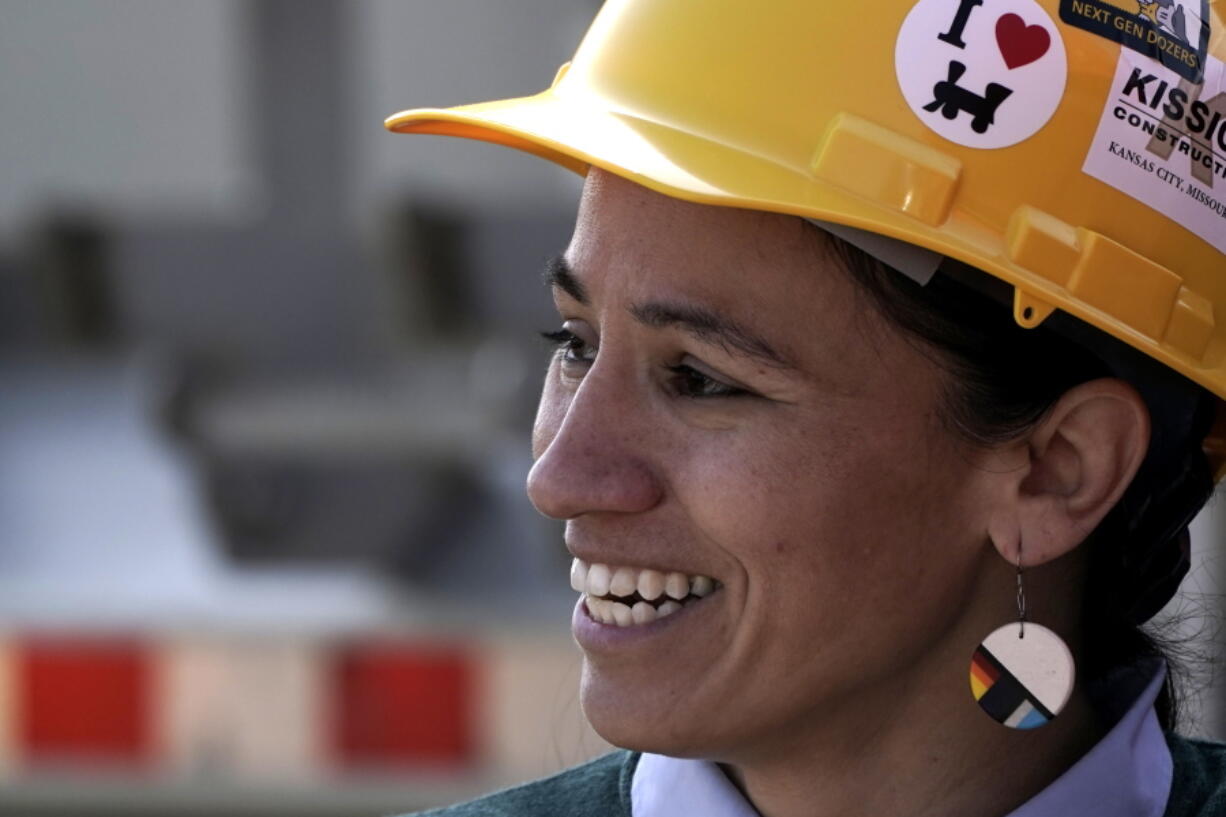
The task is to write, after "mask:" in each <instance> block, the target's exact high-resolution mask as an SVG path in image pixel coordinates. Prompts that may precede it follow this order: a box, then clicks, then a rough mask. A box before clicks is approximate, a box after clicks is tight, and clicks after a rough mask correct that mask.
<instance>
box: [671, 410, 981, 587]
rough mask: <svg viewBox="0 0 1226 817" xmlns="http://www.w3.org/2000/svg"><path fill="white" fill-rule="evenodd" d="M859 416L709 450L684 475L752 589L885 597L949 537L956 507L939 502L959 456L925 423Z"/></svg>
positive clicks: (700, 520) (704, 520) (700, 517)
mask: <svg viewBox="0 0 1226 817" xmlns="http://www.w3.org/2000/svg"><path fill="white" fill-rule="evenodd" d="M853 415H858V416H855V417H854V419H849V418H848V417H847V416H846V415H843V416H840V417H827V418H822V419H821V420H820V421H818V420H817V419H816V418H809V422H805V423H798V424H796V425H794V426H792V427H790V428H789V427H788V425H787V424H784V423H779V424H776V425H775V427H774V428H772V429H770V430H769V431H767V432H765V433H762V434H755V435H754V436H753V437H752V438H749V437H746V438H743V439H739V440H733V441H730V442H729V443H728V444H725V445H722V446H707V447H705V448H704V449H703V453H702V454H701V456H700V457H698V458H695V459H694V460H693V461H691V464H690V469H691V472H690V474H689V475H687V476H686V477H685V478H683V479H682V480H680V481H679V484H681V485H687V484H688V485H693V486H701V489H700V490H692V491H690V492H689V495H688V497H686V499H685V500H683V501H685V502H686V503H687V504H689V505H690V507H691V517H692V518H693V519H694V520H695V522H696V524H698V525H699V526H700V527H702V528H703V529H704V530H703V533H704V535H705V536H706V537H707V538H708V539H710V540H711V541H713V542H714V543H715V544H716V545H717V546H719V547H720V548H721V549H723V550H725V551H726V552H728V553H729V555H730V556H731V557H732V558H733V559H734V560H736V561H738V562H739V563H740V564H741V567H742V569H743V571H744V572H745V573H746V574H747V576H748V579H749V587H748V588H747V589H748V592H750V593H751V594H754V593H759V592H761V593H769V594H770V595H772V596H775V595H776V593H775V591H776V590H777V589H778V588H776V587H775V585H786V586H794V585H797V584H800V585H804V586H809V585H812V584H814V583H818V584H820V585H821V586H822V588H823V592H824V593H826V594H828V595H827V598H829V597H830V596H833V597H835V598H840V599H842V600H844V601H850V600H851V598H852V597H859V598H860V599H861V600H862V601H869V600H870V599H866V598H864V595H865V594H870V595H875V596H881V597H882V598H877V599H872V601H879V602H882V603H887V602H890V593H891V592H892V590H893V586H894V585H893V582H891V581H888V580H886V579H888V578H889V577H890V576H892V575H893V574H895V573H898V574H899V575H909V574H910V573H911V572H913V571H914V570H915V569H916V561H917V560H919V559H922V558H924V554H925V551H926V550H927V549H928V548H929V547H930V546H935V545H936V543H937V542H938V540H939V539H940V538H941V536H940V535H939V531H935V529H938V528H943V527H945V524H946V521H944V518H945V516H946V514H947V512H948V510H949V509H948V507H947V506H946V504H944V503H942V502H937V501H936V497H937V496H938V495H941V496H946V497H948V496H949V489H950V486H951V479H952V476H953V472H954V471H956V467H955V464H956V463H957V462H959V461H960V460H958V459H957V458H955V457H945V456H943V455H940V454H934V452H933V451H931V450H929V449H930V445H931V440H930V437H929V435H928V433H927V431H926V430H925V429H924V428H920V427H911V428H904V427H902V426H900V425H898V424H894V425H892V426H891V425H890V424H888V423H885V422H884V420H885V419H886V418H885V417H874V416H872V415H871V414H870V413H868V412H855V413H853ZM883 429H889V431H883ZM934 531H935V532H936V534H938V535H934ZM908 566H909V567H908ZM755 582H757V583H758V585H759V586H758V587H755V586H754V583H755ZM790 598H804V594H796V595H793V596H790Z"/></svg>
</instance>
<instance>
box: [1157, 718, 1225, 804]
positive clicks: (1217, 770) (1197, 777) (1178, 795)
mask: <svg viewBox="0 0 1226 817" xmlns="http://www.w3.org/2000/svg"><path fill="white" fill-rule="evenodd" d="M1166 740H1167V745H1168V746H1169V747H1170V749H1171V759H1172V760H1173V761H1174V764H1175V771H1174V776H1173V778H1172V780H1171V796H1170V798H1169V799H1168V801H1167V806H1166V817H1226V743H1215V742H1213V741H1207V740H1194V739H1191V738H1185V737H1180V736H1179V735H1167V739H1166Z"/></svg>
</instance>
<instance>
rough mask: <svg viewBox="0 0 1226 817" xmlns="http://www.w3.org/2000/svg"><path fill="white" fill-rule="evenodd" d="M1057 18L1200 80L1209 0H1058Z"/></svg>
mask: <svg viewBox="0 0 1226 817" xmlns="http://www.w3.org/2000/svg"><path fill="white" fill-rule="evenodd" d="M1060 19H1061V20H1063V21H1064V22H1066V23H1068V24H1069V25H1071V26H1076V27H1077V28H1082V29H1085V30H1086V31H1089V32H1091V33H1093V34H1097V35H1099V36H1100V37H1106V38H1107V39H1108V40H1111V41H1113V42H1117V43H1120V44H1121V45H1123V46H1125V47H1127V48H1131V49H1132V50H1133V51H1136V52H1137V53H1138V54H1144V55H1145V56H1147V57H1152V58H1153V59H1155V60H1157V61H1158V62H1160V63H1162V64H1163V65H1164V66H1166V67H1167V68H1169V69H1171V70H1172V71H1174V72H1175V73H1176V74H1179V76H1181V77H1183V78H1184V79H1186V80H1188V81H1190V82H1200V80H1201V75H1202V74H1203V73H1204V70H1205V56H1206V54H1207V53H1208V51H1209V0H1154V1H1153V2H1150V3H1144V2H1141V0H1108V2H1103V0H1060Z"/></svg>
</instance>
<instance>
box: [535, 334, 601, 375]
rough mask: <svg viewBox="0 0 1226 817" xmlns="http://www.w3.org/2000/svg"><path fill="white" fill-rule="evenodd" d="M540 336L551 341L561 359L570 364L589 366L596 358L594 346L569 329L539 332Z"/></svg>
mask: <svg viewBox="0 0 1226 817" xmlns="http://www.w3.org/2000/svg"><path fill="white" fill-rule="evenodd" d="M541 337H543V338H544V339H545V340H547V341H549V342H550V343H552V344H553V345H554V346H555V347H556V348H557V349H558V350H559V351H560V352H561V353H562V361H563V362H564V363H568V364H571V365H578V366H590V365H592V361H594V360H595V359H596V347H595V346H591V345H589V344H588V342H587V341H585V340H584V339H583V338H581V337H579V336H578V335H576V334H575V333H574V332H572V331H570V330H569V329H558V330H557V331H555V332H541Z"/></svg>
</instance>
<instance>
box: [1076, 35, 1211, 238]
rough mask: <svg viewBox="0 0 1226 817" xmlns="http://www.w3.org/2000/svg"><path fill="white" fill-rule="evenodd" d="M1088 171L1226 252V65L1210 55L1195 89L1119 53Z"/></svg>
mask: <svg viewBox="0 0 1226 817" xmlns="http://www.w3.org/2000/svg"><path fill="white" fill-rule="evenodd" d="M1081 169H1082V170H1083V171H1085V172H1086V173H1088V174H1089V175H1091V176H1093V177H1094V178H1096V179H1098V180H1099V181H1101V182H1105V183H1106V184H1109V185H1110V186H1112V187H1114V188H1115V189H1116V190H1119V191H1121V192H1123V193H1127V194H1128V195H1129V196H1132V197H1133V198H1134V199H1136V200H1137V201H1139V202H1141V203H1143V204H1146V205H1148V206H1149V207H1152V208H1153V209H1154V210H1157V211H1158V212H1159V213H1162V214H1163V215H1165V216H1166V217H1167V218H1170V219H1171V220H1172V221H1175V222H1178V223H1179V224H1182V225H1183V226H1184V227H1186V228H1187V229H1188V230H1190V231H1191V232H1193V233H1195V234H1196V235H1198V236H1200V237H1201V238H1203V239H1205V241H1208V242H1209V243H1210V244H1212V245H1213V246H1214V247H1217V248H1218V249H1219V250H1221V251H1222V252H1224V253H1226V63H1223V62H1222V61H1221V60H1219V59H1217V58H1215V57H1213V56H1212V55H1206V57H1205V61H1204V76H1203V77H1202V80H1201V82H1199V83H1192V82H1190V81H1188V80H1187V79H1186V78H1184V77H1182V76H1180V75H1179V74H1178V73H1176V72H1175V71H1173V70H1171V69H1169V68H1167V67H1166V66H1164V65H1163V64H1161V63H1159V62H1158V61H1156V60H1152V59H1149V58H1147V57H1142V56H1141V55H1140V54H1137V53H1135V52H1133V51H1130V50H1128V49H1120V58H1119V62H1118V63H1117V64H1116V67H1115V78H1114V79H1113V80H1112V82H1111V95H1110V96H1108V97H1107V105H1106V108H1105V109H1104V110H1103V115H1102V119H1100V120H1099V123H1098V131H1097V132H1096V133H1095V134H1094V141H1093V143H1091V145H1090V152H1089V153H1088V154H1087V155H1086V160H1085V164H1084V165H1082V168H1081ZM1137 228H1138V229H1145V227H1144V225H1137Z"/></svg>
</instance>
